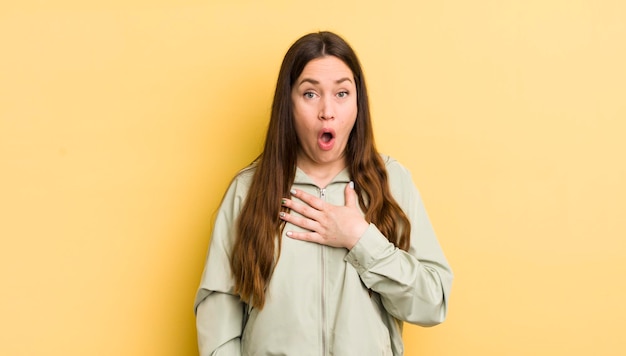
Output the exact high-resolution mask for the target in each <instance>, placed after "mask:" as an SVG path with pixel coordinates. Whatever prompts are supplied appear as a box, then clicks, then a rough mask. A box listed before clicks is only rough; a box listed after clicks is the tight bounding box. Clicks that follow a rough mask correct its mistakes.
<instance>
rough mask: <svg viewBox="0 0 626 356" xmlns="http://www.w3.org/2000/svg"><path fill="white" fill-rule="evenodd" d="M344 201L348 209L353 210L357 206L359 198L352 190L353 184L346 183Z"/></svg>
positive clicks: (351, 182)
mask: <svg viewBox="0 0 626 356" xmlns="http://www.w3.org/2000/svg"><path fill="white" fill-rule="evenodd" d="M344 196H345V200H346V206H347V207H349V208H354V207H356V206H357V204H358V202H359V198H358V196H357V195H356V191H355V190H354V182H353V181H350V183H348V184H347V185H346V189H345V193H344Z"/></svg>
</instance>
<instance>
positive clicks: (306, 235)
mask: <svg viewBox="0 0 626 356" xmlns="http://www.w3.org/2000/svg"><path fill="white" fill-rule="evenodd" d="M286 235H287V237H290V238H292V239H294V240H300V241H309V242H315V243H318V244H319V243H321V241H322V239H321V237H320V235H319V234H317V233H315V232H295V231H287V233H286Z"/></svg>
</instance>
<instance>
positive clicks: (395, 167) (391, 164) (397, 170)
mask: <svg viewBox="0 0 626 356" xmlns="http://www.w3.org/2000/svg"><path fill="white" fill-rule="evenodd" d="M380 158H381V159H382V160H383V163H384V164H385V169H386V170H387V175H388V176H389V179H390V180H395V179H407V178H408V179H409V180H411V172H409V170H408V169H407V168H406V167H405V166H403V165H402V164H401V163H400V162H399V161H398V160H396V159H395V158H393V157H390V156H387V155H386V154H382V153H381V154H380Z"/></svg>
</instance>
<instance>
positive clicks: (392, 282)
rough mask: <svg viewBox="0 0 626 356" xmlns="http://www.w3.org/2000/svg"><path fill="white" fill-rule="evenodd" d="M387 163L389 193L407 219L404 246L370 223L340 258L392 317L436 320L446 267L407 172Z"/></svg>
mask: <svg viewBox="0 0 626 356" xmlns="http://www.w3.org/2000/svg"><path fill="white" fill-rule="evenodd" d="M387 169H388V174H389V183H390V187H391V190H392V193H393V195H394V198H395V199H396V201H397V202H398V204H400V206H401V208H402V209H403V210H404V212H405V214H406V215H407V216H408V218H409V220H410V222H411V246H410V248H409V251H408V252H405V251H403V250H400V249H398V248H396V247H395V246H394V245H393V244H392V243H390V242H389V241H388V240H387V238H386V237H385V236H384V235H383V234H382V233H381V232H380V231H379V230H378V229H377V228H376V226H374V225H373V224H370V226H369V228H368V229H367V230H366V232H365V233H364V234H363V236H361V238H360V240H359V241H358V242H357V244H356V245H355V246H354V247H353V248H352V250H350V252H349V253H348V255H347V256H346V261H347V262H348V263H350V264H351V265H352V266H353V267H354V268H355V269H356V270H357V272H358V273H359V276H360V277H361V280H362V281H363V283H364V284H365V286H366V287H368V288H370V289H371V290H373V291H374V292H376V293H378V294H379V295H380V297H381V300H382V303H383V306H384V307H385V309H386V310H387V312H388V313H389V314H391V315H392V316H394V317H395V318H396V319H399V320H402V321H406V322H409V323H412V324H417V325H422V326H432V325H436V324H439V323H441V322H442V321H443V320H444V319H445V318H446V314H447V303H448V298H449V296H450V289H451V285H452V270H451V269H450V266H449V265H448V262H447V260H446V258H445V256H444V254H443V251H442V249H441V247H440V245H439V242H438V241H437V237H436V236H435V233H434V231H433V228H432V226H431V224H430V220H429V218H428V215H427V214H426V210H425V208H424V205H423V202H422V199H421V197H420V195H419V192H418V191H417V188H415V185H414V184H413V181H412V179H411V175H410V174H409V172H408V171H407V170H406V169H405V168H404V167H402V166H401V165H400V164H399V163H397V162H395V161H393V162H391V163H390V164H389V165H388V167H387Z"/></svg>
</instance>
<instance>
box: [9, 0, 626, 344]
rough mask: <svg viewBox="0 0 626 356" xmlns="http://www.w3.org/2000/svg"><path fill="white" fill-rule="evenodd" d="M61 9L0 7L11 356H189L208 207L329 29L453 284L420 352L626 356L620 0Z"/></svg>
mask: <svg viewBox="0 0 626 356" xmlns="http://www.w3.org/2000/svg"><path fill="white" fill-rule="evenodd" d="M51 3H52V2H48V1H34V0H29V1H13V2H8V1H4V2H3V3H2V5H0V237H1V240H0V243H1V245H0V288H1V291H0V328H1V330H0V354H2V355H43V354H46V355H194V354H195V353H196V352H197V349H196V336H195V324H194V318H193V313H192V303H193V298H194V294H195V290H196V287H197V285H198V282H199V278H200V274H201V272H202V267H203V264H204V258H205V253H206V248H207V246H208V238H209V233H210V228H211V224H212V219H213V216H214V213H215V210H216V208H217V204H218V202H219V200H220V198H221V196H222V193H223V192H224V190H225V188H226V186H227V184H228V182H229V180H230V179H231V177H232V176H233V175H234V174H235V173H236V172H237V170H238V169H239V168H241V167H243V166H244V165H246V164H247V163H249V162H250V161H251V160H252V159H254V158H255V157H256V155H257V154H258V153H259V151H260V148H261V144H262V141H263V135H264V130H265V127H266V123H267V119H268V114H269V105H270V101H271V98H272V94H273V88H274V83H275V78H276V75H277V71H278V67H279V65H280V61H281V59H282V56H283V55H284V53H285V51H286V50H287V48H288V47H289V45H290V44H291V43H292V42H293V41H294V40H295V39H296V38H298V37H299V36H301V35H302V34H304V33H307V32H310V31H317V30H320V29H328V30H333V31H336V32H337V33H339V34H341V35H343V36H344V37H345V38H346V39H348V41H349V42H350V43H351V44H352V45H353V47H354V48H355V49H356V51H357V53H358V54H359V56H360V58H361V61H362V64H363V66H364V69H365V72H366V77H367V81H368V85H369V88H370V94H371V101H372V110H373V115H374V120H375V122H374V124H375V129H376V135H377V143H378V146H379V149H380V150H381V151H383V152H385V153H387V154H389V155H392V156H394V157H396V158H398V159H399V160H400V161H401V162H402V163H404V164H405V166H407V167H408V168H409V169H410V170H411V171H412V172H413V175H414V180H415V182H416V184H417V185H418V187H419V188H420V190H421V191H422V194H423V196H424V199H425V202H426V206H427V209H428V211H429V213H430V216H431V219H432V222H433V224H434V226H435V229H436V231H437V233H438V236H439V239H440V242H441V244H442V245H443V247H444V249H445V251H446V254H447V256H448V258H449V260H450V262H451V264H452V266H453V268H454V271H455V275H456V279H455V283H454V285H453V295H452V300H451V302H450V313H449V318H448V320H447V321H446V322H445V323H444V324H442V325H440V326H437V327H435V328H431V329H424V328H418V327H413V326H408V327H407V328H406V331H405V335H404V336H405V340H406V348H407V352H406V354H407V355H587V354H593V355H623V354H626V342H624V335H623V334H624V321H625V320H626V306H625V305H626V303H625V300H626V277H625V276H626V223H625V222H624V221H625V219H624V213H625V212H626V206H625V205H626V204H625V201H626V164H625V162H626V158H625V157H624V156H625V153H626V144H625V143H624V142H625V140H624V136H625V134H626V84H625V83H626V65H625V63H626V5H625V4H624V2H622V1H618V0H615V1H610V0H580V1H566V0H560V1H544V0H541V1H538V0H531V1H524V0H516V1H515V0H512V1H488V0H477V1H463V0H450V1H409V0H407V1H371V2H364V1H318V2H295V1H294V2H291V1H279V0H274V1H265V2H259V1H252V0H250V1H241V0H239V1H225V0H224V1H191V0H189V1H178V0H176V1H175V0H151V1H147V0H115V1H108V2H104V1H102V2H88V1H70V0H60V1H55V2H54V4H51ZM260 3H264V4H260Z"/></svg>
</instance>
